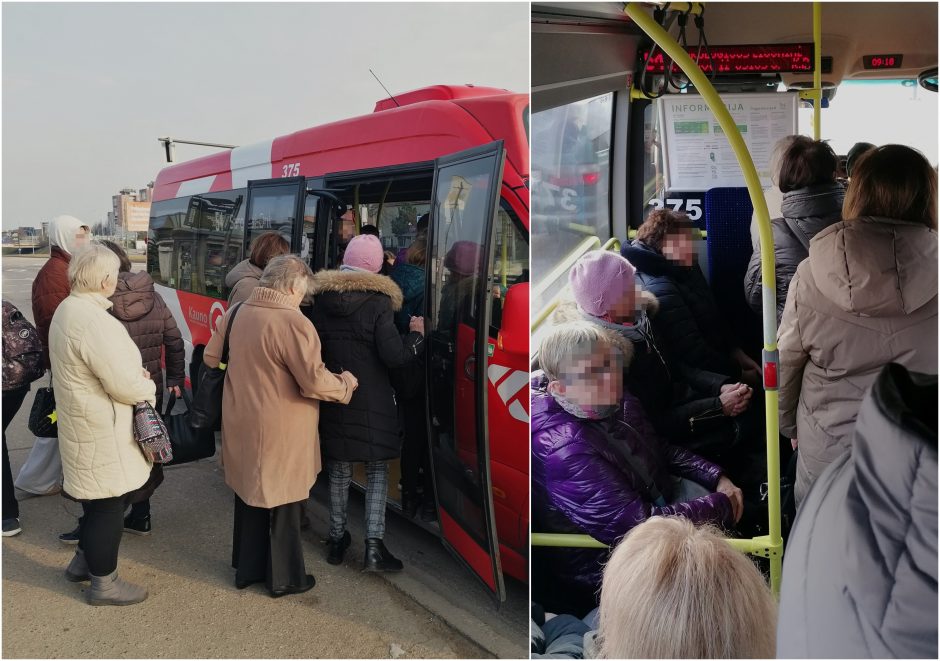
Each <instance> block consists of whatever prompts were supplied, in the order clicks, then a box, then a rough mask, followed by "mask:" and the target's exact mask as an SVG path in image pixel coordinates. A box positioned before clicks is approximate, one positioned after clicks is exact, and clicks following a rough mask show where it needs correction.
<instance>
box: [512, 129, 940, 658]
mask: <svg viewBox="0 0 940 661" xmlns="http://www.w3.org/2000/svg"><path fill="white" fill-rule="evenodd" d="M773 160H774V165H773V168H774V176H773V181H774V189H773V191H771V192H768V203H769V206H770V207H771V213H772V220H771V230H772V232H773V244H774V258H775V282H774V283H773V285H772V286H773V288H774V290H775V293H776V297H775V299H774V298H770V300H771V301H774V300H775V302H776V308H777V310H776V312H777V318H778V321H779V329H778V336H777V342H778V348H779V416H780V419H779V429H780V439H779V440H780V443H779V454H780V462H781V466H782V467H788V466H789V467H790V470H791V471H792V472H793V473H795V478H794V476H793V475H790V476H786V475H785V476H784V477H785V479H784V481H782V483H781V484H782V487H783V488H784V491H792V501H794V502H795V506H796V507H797V508H798V509H797V513H798V516H797V518H796V521H795V525H794V526H793V528H792V531H791V530H784V531H783V532H784V535H785V539H787V546H786V550H787V553H786V555H785V556H784V571H783V581H782V592H781V598H780V603H779V614H778V609H777V606H776V605H775V604H774V599H773V596H772V595H771V593H770V590H769V588H768V586H767V583H766V581H765V579H764V578H763V577H762V576H761V572H760V569H759V566H760V565H759V564H758V563H756V562H752V561H751V560H750V559H749V558H747V557H746V556H745V555H743V554H741V553H739V552H738V551H735V550H733V549H732V547H731V545H730V544H728V543H727V541H726V540H725V539H724V538H725V537H726V536H731V537H734V536H746V537H751V536H756V535H761V534H767V532H768V531H767V529H766V521H767V510H766V503H765V502H763V500H762V490H763V489H765V488H766V485H761V484H760V483H761V482H764V481H765V480H766V459H765V457H766V451H765V447H766V445H765V439H766V435H765V410H764V409H765V407H764V402H763V394H764V393H763V390H762V387H761V386H762V382H763V376H764V375H763V373H762V369H761V366H760V365H758V364H757V362H756V361H755V358H758V357H759V356H760V347H752V346H743V347H742V346H739V345H738V344H737V342H736V339H735V338H736V335H737V333H736V331H738V330H740V329H736V328H730V327H728V325H727V324H726V323H725V321H724V320H723V318H722V315H721V314H720V312H719V308H718V306H717V305H716V302H715V298H714V296H713V293H712V290H711V288H710V287H709V286H708V284H707V282H706V280H705V277H704V275H703V274H702V272H701V270H700V268H699V266H698V265H697V263H696V259H695V254H696V245H695V244H696V241H697V238H696V237H697V230H696V229H695V227H694V226H693V224H692V222H691V221H690V220H689V219H688V217H686V216H685V215H684V214H680V213H676V212H673V211H670V210H656V211H652V212H651V213H650V214H649V216H648V217H647V219H646V220H645V221H644V222H643V224H642V225H641V226H640V227H639V229H638V231H637V235H636V239H635V240H634V241H632V242H630V243H627V244H625V245H624V246H623V248H622V250H621V254H620V255H618V254H616V253H612V252H607V251H593V252H589V253H587V254H586V255H584V256H583V257H581V258H580V260H579V261H578V262H577V263H576V264H575V265H574V267H573V268H572V269H571V271H570V272H569V285H570V287H569V289H570V292H571V296H570V300H569V301H567V302H563V303H561V304H560V305H559V306H558V307H557V309H556V311H555V312H554V314H553V317H552V321H553V322H554V323H553V325H552V327H551V328H550V329H548V331H547V332H546V334H545V336H544V337H543V338H542V340H541V343H540V345H539V346H538V355H537V360H536V363H535V364H536V368H537V369H536V371H534V372H533V374H532V379H531V386H532V521H533V524H532V525H533V530H537V531H539V532H555V533H575V534H586V535H590V536H591V537H593V538H594V539H595V540H598V541H600V542H602V543H603V544H605V545H607V546H608V547H609V548H607V549H596V548H571V547H556V548H552V547H535V548H533V599H535V600H536V601H537V602H539V603H538V605H537V606H536V608H535V609H534V615H533V623H532V627H533V629H532V631H533V635H532V652H533V655H536V656H553V657H559V656H561V657H578V658H579V657H581V656H585V657H604V658H643V657H647V658H727V657H744V658H748V657H758V658H759V657H772V656H781V657H806V656H809V657H813V656H816V657H819V656H823V657H830V656H840V657H861V656H871V657H885V656H901V657H929V658H936V655H937V420H936V415H937V377H936V374H937V173H936V170H935V169H934V168H932V167H931V166H930V165H929V163H928V162H927V160H926V159H925V158H924V157H923V155H921V154H920V153H919V152H917V151H916V150H914V149H911V148H908V147H904V146H899V145H885V146H882V147H875V146H873V145H869V144H867V143H860V144H859V145H857V146H856V147H854V148H853V149H852V151H851V152H850V155H849V159H848V163H847V168H846V169H847V173H846V174H847V175H848V177H849V178H848V181H847V182H845V181H843V180H841V179H840V178H839V177H838V174H839V172H838V166H839V163H838V158H837V157H836V155H835V153H834V152H833V150H832V149H831V147H829V146H828V145H827V144H826V143H824V142H820V141H814V140H811V139H809V138H806V137H803V136H791V137H789V138H787V139H785V140H783V141H781V142H780V143H779V144H778V145H777V147H776V149H775V155H774V159H773ZM774 198H775V200H774ZM775 206H776V207H777V208H776V209H774V207H775ZM752 236H753V245H754V251H753V255H752V257H751V260H750V264H749V265H748V268H747V271H746V273H745V274H744V283H743V285H744V287H743V292H742V293H743V295H744V296H745V298H746V300H747V301H748V302H749V303H750V305H751V307H752V308H753V309H754V310H755V312H756V313H757V315H760V314H761V311H762V310H761V308H762V304H764V303H766V301H767V298H766V297H764V295H763V292H762V284H764V283H762V281H761V253H760V249H759V243H758V241H757V235H756V234H752ZM723 294H724V293H723ZM728 295H733V294H730V293H729V294H728ZM737 295H739V296H740V295H741V294H737ZM755 321H757V319H755ZM742 335H743V334H742ZM773 385H774V384H771V387H773ZM794 479H795V487H792V488H791V486H790V485H792V484H793V481H794ZM785 495H786V494H785ZM611 549H612V550H611ZM546 611H548V613H547V614H546ZM551 613H561V615H556V616H552V615H551ZM777 631H779V635H775V633H776V632H777Z"/></svg>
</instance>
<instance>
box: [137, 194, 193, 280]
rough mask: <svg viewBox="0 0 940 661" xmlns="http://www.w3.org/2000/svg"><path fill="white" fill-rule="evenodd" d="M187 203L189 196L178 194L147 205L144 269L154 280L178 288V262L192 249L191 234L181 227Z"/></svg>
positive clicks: (187, 208)
mask: <svg viewBox="0 0 940 661" xmlns="http://www.w3.org/2000/svg"><path fill="white" fill-rule="evenodd" d="M189 202H190V198H189V197H179V198H176V199H173V200H161V201H160V202H154V203H153V204H152V205H151V208H150V229H149V231H148V233H147V272H148V273H149V274H150V277H151V278H153V281H154V282H155V283H157V284H160V285H165V286H167V287H173V288H174V289H178V288H180V279H181V278H180V274H181V271H182V268H181V262H182V261H184V259H185V258H186V255H187V254H189V253H190V252H191V241H192V234H193V233H192V230H191V229H187V228H186V227H184V225H185V222H186V216H187V212H188V210H189ZM184 244H185V245H186V246H187V247H186V248H184V247H183V246H184ZM187 284H188V283H187Z"/></svg>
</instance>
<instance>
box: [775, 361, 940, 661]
mask: <svg viewBox="0 0 940 661" xmlns="http://www.w3.org/2000/svg"><path fill="white" fill-rule="evenodd" d="M777 632H778V635H777V658H781V659H784V658H843V659H852V658H855V659H859V658H876V659H877V658H882V659H884V658H900V659H916V658H925V659H936V658H937V377H936V375H933V376H926V375H923V374H917V373H914V372H908V371H907V370H906V369H904V368H903V367H901V366H900V365H898V364H894V363H892V364H890V365H888V366H887V367H885V368H884V369H883V370H882V371H881V373H880V374H879V376H878V379H877V381H875V384H874V386H873V387H872V389H871V391H870V392H869V394H868V395H867V396H866V398H865V400H864V402H863V403H862V406H861V410H860V411H859V414H858V425H857V427H856V429H855V440H854V443H853V445H852V447H851V449H850V450H849V451H848V452H846V453H845V454H843V455H842V456H841V457H839V458H838V459H837V460H835V461H834V462H833V463H832V464H830V466H829V468H828V469H827V470H826V471H825V472H824V473H823V474H822V475H821V476H820V477H819V480H818V481H817V482H816V486H815V487H813V490H812V491H811V492H810V494H809V496H807V498H806V501H805V503H804V504H803V506H802V508H801V510H800V515H799V517H798V518H797V520H796V525H795V526H794V528H793V532H792V533H791V535H790V541H789V543H788V544H787V554H786V556H785V557H784V561H783V583H782V587H781V592H780V617H779V619H778V624H777Z"/></svg>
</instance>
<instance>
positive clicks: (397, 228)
mask: <svg viewBox="0 0 940 661" xmlns="http://www.w3.org/2000/svg"><path fill="white" fill-rule="evenodd" d="M430 209H431V203H430V201H429V200H416V201H410V202H394V203H391V204H389V203H385V204H383V205H382V215H381V217H378V214H379V205H378V204H364V205H362V208H361V209H360V217H361V218H362V219H363V223H366V222H367V220H368V223H369V224H372V225H375V226H376V227H378V228H379V235H380V236H381V239H382V247H383V248H385V250H391V251H392V252H393V253H395V254H398V251H399V250H401V249H402V248H407V247H408V246H410V245H411V244H412V242H413V241H414V240H415V235H416V234H417V232H418V229H417V224H418V218H419V217H421V216H422V215H423V214H426V213H428V211H430Z"/></svg>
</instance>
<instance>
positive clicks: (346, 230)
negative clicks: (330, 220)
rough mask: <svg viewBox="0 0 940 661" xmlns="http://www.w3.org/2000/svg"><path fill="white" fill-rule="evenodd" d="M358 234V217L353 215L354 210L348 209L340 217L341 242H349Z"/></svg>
mask: <svg viewBox="0 0 940 661" xmlns="http://www.w3.org/2000/svg"><path fill="white" fill-rule="evenodd" d="M355 235H356V219H355V218H354V217H353V212H352V211H351V210H350V211H347V212H346V213H344V214H343V215H342V217H341V218H340V224H339V240H340V242H341V243H349V241H350V240H351V239H352V238H353V237H354V236H355Z"/></svg>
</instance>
